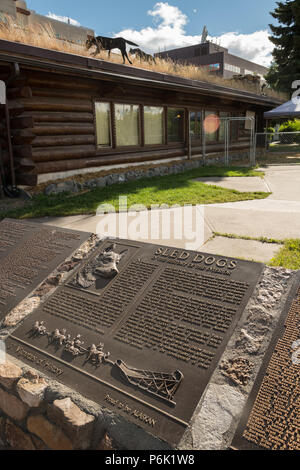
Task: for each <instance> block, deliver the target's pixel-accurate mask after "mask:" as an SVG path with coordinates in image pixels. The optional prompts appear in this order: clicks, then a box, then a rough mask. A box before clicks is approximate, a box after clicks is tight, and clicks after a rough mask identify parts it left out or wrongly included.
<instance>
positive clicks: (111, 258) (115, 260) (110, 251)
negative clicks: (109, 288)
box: [93, 243, 128, 278]
mask: <svg viewBox="0 0 300 470" xmlns="http://www.w3.org/2000/svg"><path fill="white" fill-rule="evenodd" d="M115 249H116V245H115V243H114V244H113V245H111V246H109V247H108V248H106V249H105V250H104V251H103V252H102V253H100V255H99V256H98V257H97V265H96V267H95V268H94V270H93V272H94V274H98V275H99V276H102V277H105V278H111V277H114V276H115V275H116V274H118V272H119V270H118V264H119V263H120V261H121V259H122V258H123V257H124V256H125V255H126V254H127V252H128V250H124V251H122V252H121V253H116V252H115V251H114V250H115Z"/></svg>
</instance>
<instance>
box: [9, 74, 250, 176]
mask: <svg viewBox="0 0 300 470" xmlns="http://www.w3.org/2000/svg"><path fill="white" fill-rule="evenodd" d="M7 93H8V98H9V101H8V103H9V109H10V114H11V128H12V142H13V150H14V156H15V164H16V171H17V174H18V182H19V183H23V184H35V183H36V181H37V175H39V174H45V173H55V172H57V171H60V172H63V171H68V170H80V169H84V168H91V167H97V166H99V167H101V166H102V165H107V164H119V163H120V164H121V163H133V162H142V161H147V160H158V159H162V158H175V157H183V156H187V148H186V145H185V144H178V145H176V144H175V145H174V144H172V146H171V148H168V149H166V148H164V149H163V148H161V149H159V148H157V149H156V148H152V150H150V149H146V148H145V149H137V150H130V149H123V150H116V151H111V150H107V149H103V151H102V152H101V154H99V151H98V150H97V147H96V135H95V124H94V109H93V108H94V105H93V103H94V99H95V98H99V99H100V98H101V97H104V98H105V99H111V98H113V99H114V101H116V102H117V101H118V100H120V101H124V100H125V101H126V99H130V98H132V97H134V100H136V102H143V103H145V104H150V105H151V104H152V105H163V104H164V105H166V104H167V105H170V106H177V107H182V108H186V107H189V106H190V107H195V106H199V108H203V107H205V106H209V105H210V106H211V105H212V103H213V105H215V107H216V109H218V108H222V107H223V108H224V107H226V109H227V110H228V111H230V109H234V105H233V103H232V102H231V103H230V102H229V101H227V102H226V101H224V100H223V101H221V100H220V99H218V98H216V99H215V100H214V101H212V99H211V98H210V97H205V96H199V97H198V98H196V99H195V97H193V96H192V95H187V94H184V93H177V92H176V93H174V92H171V91H164V90H158V89H155V90H154V89H153V88H150V87H149V88H147V87H144V86H140V87H138V86H132V85H126V86H124V85H120V84H116V83H111V82H108V81H107V82H105V81H100V80H91V79H78V78H74V77H67V76H64V75H61V76H60V75H59V74H54V73H52V74H51V73H45V72H38V71H36V72H35V71H32V70H27V69H26V70H25V69H24V70H21V75H20V77H18V78H17V79H15V80H13V81H12V82H11V83H10V84H9V87H8V92H7ZM197 100H198V103H197ZM243 106H244V107H245V109H247V108H246V105H245V104H244V105H243ZM240 109H241V108H240ZM219 147H222V145H221V146H219ZM209 148H210V146H209ZM207 150H208V149H207ZM211 150H212V151H215V150H219V148H218V149H217V148H216V149H214V148H213V146H211ZM201 151H202V149H201V148H195V147H193V148H192V154H193V155H195V154H200V153H201ZM4 158H5V161H6V160H7V158H8V156H7V150H6V149H4Z"/></svg>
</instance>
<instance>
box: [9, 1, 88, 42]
mask: <svg viewBox="0 0 300 470" xmlns="http://www.w3.org/2000/svg"><path fill="white" fill-rule="evenodd" d="M1 14H4V15H5V14H6V15H9V16H12V17H13V18H15V19H16V20H17V22H18V23H19V24H20V25H21V26H22V27H26V26H30V25H33V26H34V25H37V24H40V25H44V26H46V25H50V27H51V29H53V32H54V35H55V36H56V38H57V39H62V40H66V41H70V42H74V43H78V44H82V43H84V42H85V41H86V39H87V36H94V35H95V33H94V31H93V30H92V29H90V28H85V27H83V26H75V25H72V24H68V23H64V22H63V21H58V20H55V19H53V18H48V17H47V16H43V15H39V14H38V13H36V12H35V11H34V10H29V9H28V8H27V3H26V1H24V0H17V1H15V0H1V1H0V18H1Z"/></svg>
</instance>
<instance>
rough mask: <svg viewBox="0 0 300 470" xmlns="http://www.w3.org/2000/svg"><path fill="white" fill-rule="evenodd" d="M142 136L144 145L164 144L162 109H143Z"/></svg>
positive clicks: (147, 107) (150, 107) (153, 107)
mask: <svg viewBox="0 0 300 470" xmlns="http://www.w3.org/2000/svg"><path fill="white" fill-rule="evenodd" d="M144 134H145V145H155V144H163V143H164V108H162V107H158V106H145V107H144Z"/></svg>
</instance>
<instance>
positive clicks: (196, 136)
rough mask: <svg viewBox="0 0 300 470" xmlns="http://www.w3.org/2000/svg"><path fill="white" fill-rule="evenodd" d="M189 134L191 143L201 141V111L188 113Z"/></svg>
mask: <svg viewBox="0 0 300 470" xmlns="http://www.w3.org/2000/svg"><path fill="white" fill-rule="evenodd" d="M190 134H191V140H192V141H198V140H201V136H202V118H201V111H191V112H190Z"/></svg>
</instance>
